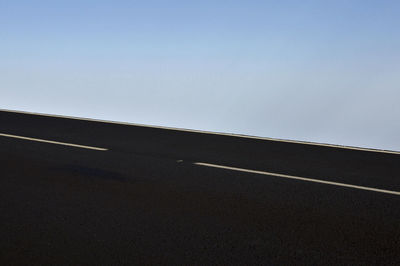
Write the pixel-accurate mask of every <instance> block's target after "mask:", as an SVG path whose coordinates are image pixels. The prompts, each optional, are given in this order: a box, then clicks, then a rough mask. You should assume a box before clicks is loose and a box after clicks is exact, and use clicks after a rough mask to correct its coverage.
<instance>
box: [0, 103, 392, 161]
mask: <svg viewBox="0 0 400 266" xmlns="http://www.w3.org/2000/svg"><path fill="white" fill-rule="evenodd" d="M0 111H1V112H8V113H20V114H28V115H36V116H45V117H56V118H66V119H73V120H81V121H90V122H100V123H107V124H116V125H126V126H137V127H147V128H158V129H166V130H173V131H183V132H193V133H200V134H209V135H220V136H228V137H237V138H246V139H257V140H267V141H274V142H284V143H294V144H303V145H311V146H320V147H329V148H337V149H345V150H355V151H365V152H376V153H386V154H396V155H400V151H391V150H379V149H372V148H362V147H352V146H345V145H337V144H327V143H317V142H308V141H298V140H287V139H278V138H268V137H258V136H249V135H243V134H233V133H222V132H211V131H204V130H196V129H184V128H174V127H164V126H154V125H144V124H136V123H128V122H118V121H111V120H101V119H94V118H81V117H75V116H65V115H53V114H43V113H35V112H26V111H16V110H7V109H0Z"/></svg>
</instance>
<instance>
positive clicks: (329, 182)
mask: <svg viewBox="0 0 400 266" xmlns="http://www.w3.org/2000/svg"><path fill="white" fill-rule="evenodd" d="M193 164H195V165H201V166H207V167H214V168H221V169H227V170H233V171H239V172H245V173H253V174H260V175H269V176H276V177H281V178H288V179H295V180H301V181H306V182H314V183H320V184H326V185H333V186H340V187H347V188H353V189H360V190H367V191H373V192H379V193H386V194H393V195H397V196H400V192H398V191H392V190H385V189H378V188H372V187H364V186H356V185H351V184H344V183H338V182H332V181H325V180H319V179H312V178H306V177H300V176H293V175H284V174H277V173H271V172H265V171H257V170H250V169H243V168H237V167H230V166H224V165H217V164H210V163H201V162H195V163H193Z"/></svg>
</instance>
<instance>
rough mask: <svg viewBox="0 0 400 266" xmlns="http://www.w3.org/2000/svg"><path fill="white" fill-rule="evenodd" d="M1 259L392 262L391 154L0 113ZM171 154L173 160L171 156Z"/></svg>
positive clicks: (399, 244)
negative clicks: (303, 178)
mask: <svg viewBox="0 0 400 266" xmlns="http://www.w3.org/2000/svg"><path fill="white" fill-rule="evenodd" d="M0 133H4V134H12V135H19V136H26V137H31V138H40V139H46V140H54V141H59V142H67V143H74V144H81V145H88V146H96V147H102V148H107V149H109V150H108V151H94V150H87V149H81V148H74V147H68V146H60V145H55V144H48V143H40V142H33V141H28V140H20V139H13V138H7V137H1V136H0V166H1V177H0V264H2V265H15V264H19V265H26V264H29V265H33V264H36V265H39V264H40V265H47V264H53V265H81V264H91V265H122V264H173V265H175V264H195V265H204V264H224V265H230V264H246V265H376V264H380V265H400V196H397V195H391V194H385V193H377V192H371V191H363V190H358V189H352V188H344V187H339V186H332V185H325V184H317V183H310V182H304V181H297V180H289V179H284V178H279V177H274V176H265V175H259V174H251V173H243V172H237V171H231V170H226V169H215V168H210V167H205V166H199V165H194V164H193V163H194V162H205V163H211V164H218V165H226V166H232V167H238V168H245V169H253V170H260V171H268V172H273V173H281V174H288V175H295V176H301V177H307V178H314V179H319V180H327V181H334V182H341V183H346V184H352V185H359V186H366V187H372V188H379V189H386V190H393V191H400V155H396V154H386V153H378V152H366V151H356V150H348V149H339V148H329V147H322V146H314V145H306V144H294V143H285V142H276V141H268V140H258V139H248V138H238V137H232V136H221V135H210V134H201V133H192V132H182V131H176V130H166V129H157V128H148V127H140V126H127V125H118V124H108V123H102V122H89V121H79V120H73V119H66V118H53V117H45V116H35V115H28V114H20V113H11V112H0ZM178 160H183V161H182V162H178Z"/></svg>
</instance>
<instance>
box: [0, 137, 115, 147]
mask: <svg viewBox="0 0 400 266" xmlns="http://www.w3.org/2000/svg"><path fill="white" fill-rule="evenodd" d="M0 136H2V137H7V138H15V139H23V140H30V141H36V142H44V143H50V144H57V145H64V146H70V147H75V148H82V149H89V150H96V151H108V149H105V148H99V147H92V146H85V145H78V144H72V143H65V142H59V141H52V140H45V139H36V138H29V137H23V136H16V135H10V134H4V133H0Z"/></svg>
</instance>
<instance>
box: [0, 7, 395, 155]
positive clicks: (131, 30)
mask: <svg viewBox="0 0 400 266" xmlns="http://www.w3.org/2000/svg"><path fill="white" fill-rule="evenodd" d="M399 14H400V1H385V0H383V1H378V0H375V1H370V0H363V1H361V0H359V1H355V0H343V1H342V0H335V1H334V0H332V1H330V0H326V1H289V0H288V1H285V0H280V1H251V0H250V1H218V0H217V1H207V0H206V1H173V0H172V1H171V0H170V1H151V0H150V1H118V0H114V1H101V0H97V1H84V0H80V1H76V0H69V1H50V0H49V1H40V0H38V1H18V0H12V1H11V0H9V1H4V0H0V108H5V109H16V110H25V111H33V112H44V113H53V114H64V115H74V116H83V117H92V118H100V119H110V120H118V121H127V122H134V123H143V124H152V125H165V126H172V127H183V128H193V129H202V130H211V131H222V132H234V133H243V134H250V135H258V136H265V137H277V138H286V139H296V140H308V141H317V142H327V143H335V144H345V145H353V146H362V147H373V148H384V149H391V150H400V122H399V120H400V104H399V102H400V101H399V99H400V30H399V29H400V16H399Z"/></svg>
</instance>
